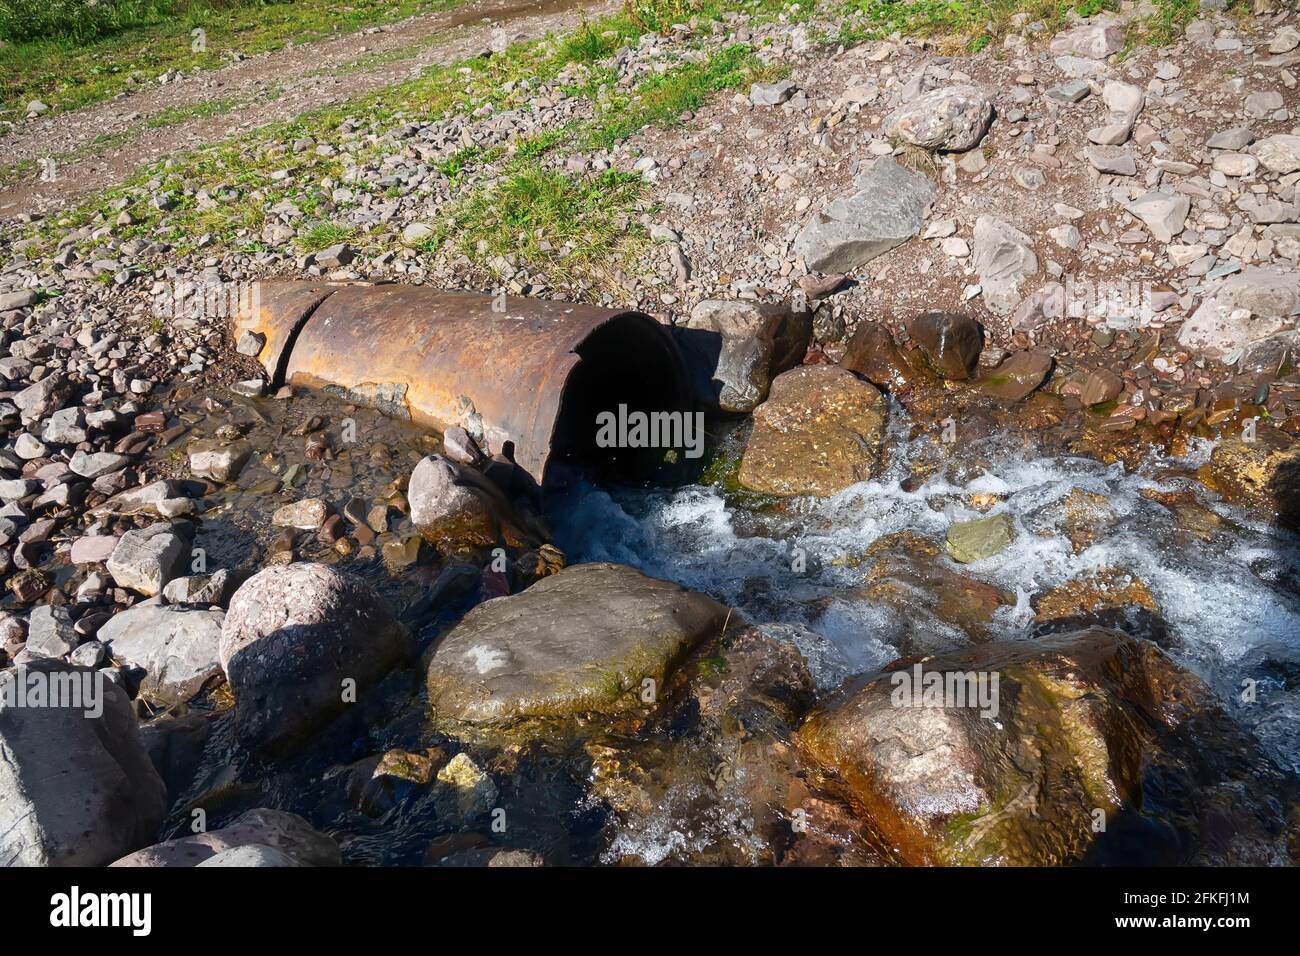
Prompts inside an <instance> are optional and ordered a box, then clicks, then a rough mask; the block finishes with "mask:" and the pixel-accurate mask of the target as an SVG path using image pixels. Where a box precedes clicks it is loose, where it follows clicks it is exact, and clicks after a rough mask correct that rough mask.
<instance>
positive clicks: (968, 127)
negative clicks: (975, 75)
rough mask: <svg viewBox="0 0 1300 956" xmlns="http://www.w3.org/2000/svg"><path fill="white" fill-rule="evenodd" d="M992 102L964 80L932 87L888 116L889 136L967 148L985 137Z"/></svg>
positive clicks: (937, 147)
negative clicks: (950, 84) (935, 88)
mask: <svg viewBox="0 0 1300 956" xmlns="http://www.w3.org/2000/svg"><path fill="white" fill-rule="evenodd" d="M992 121H993V104H992V103H991V102H990V101H989V98H988V97H987V96H985V95H984V94H983V92H981V91H980V90H979V89H978V88H977V87H974V86H971V85H969V84H966V83H963V84H959V85H956V86H945V87H943V88H942V89H938V90H931V91H930V92H929V93H924V94H922V95H921V96H919V97H917V98H916V99H914V100H912V101H911V102H909V103H905V104H904V105H903V106H901V107H899V108H898V109H897V110H895V111H894V113H893V114H892V115H891V116H890V117H889V119H888V120H887V123H886V129H887V132H888V133H889V135H890V136H894V137H896V138H898V139H901V140H902V141H903V142H905V143H908V144H910V145H912V146H916V147H918V148H920V149H926V150H945V151H953V152H965V151H966V150H968V149H974V148H975V147H976V146H978V145H979V142H980V140H981V139H983V138H984V133H985V131H986V130H987V129H988V128H989V123H991V122H992Z"/></svg>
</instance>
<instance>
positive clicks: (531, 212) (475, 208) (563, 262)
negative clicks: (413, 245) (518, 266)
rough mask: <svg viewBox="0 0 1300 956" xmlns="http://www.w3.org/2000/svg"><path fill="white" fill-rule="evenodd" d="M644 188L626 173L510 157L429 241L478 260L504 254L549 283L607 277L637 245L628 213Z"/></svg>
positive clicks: (639, 233) (639, 234)
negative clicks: (571, 171)
mask: <svg viewBox="0 0 1300 956" xmlns="http://www.w3.org/2000/svg"><path fill="white" fill-rule="evenodd" d="M644 190H645V181H644V180H643V179H642V178H641V177H640V176H638V175H634V174H631V173H621V172H617V171H615V170H605V171H604V172H602V173H601V174H600V175H598V176H569V175H566V174H565V173H561V172H558V171H555V170H549V169H544V168H543V167H541V166H540V165H538V163H537V162H536V161H535V160H532V159H516V160H514V161H512V162H511V164H510V165H509V166H508V168H507V169H506V171H505V174H504V175H503V176H502V177H501V178H500V179H498V180H497V181H496V182H494V183H491V184H489V185H487V186H484V187H481V188H479V189H478V190H476V191H475V192H473V193H472V194H470V195H469V196H468V197H467V198H466V199H464V200H463V201H461V202H460V203H459V204H458V205H457V206H456V207H455V208H454V209H452V210H451V211H450V213H448V214H447V215H446V218H445V219H444V220H443V222H442V227H441V231H440V234H439V235H438V236H437V237H436V238H435V239H434V240H433V242H434V244H435V245H438V246H440V245H442V244H443V243H446V242H451V243H452V244H454V245H455V247H456V248H457V249H459V250H460V251H461V252H462V253H464V254H465V255H467V256H469V257H470V258H472V259H475V260H477V261H480V262H484V261H489V260H491V259H494V258H496V257H497V256H506V257H509V258H511V259H513V260H514V261H517V262H518V261H522V262H526V263H527V264H528V265H529V266H530V267H532V268H534V269H540V270H542V271H545V272H546V273H547V274H548V275H551V276H554V277H563V278H572V277H574V276H575V275H576V274H577V273H579V272H588V271H596V272H601V273H608V272H609V271H610V270H611V267H612V266H615V265H616V264H617V263H619V262H621V261H622V260H624V259H625V258H626V257H627V256H628V255H629V253H630V252H631V250H632V249H633V248H635V246H636V245H637V243H638V242H639V241H641V240H643V239H644V231H643V230H642V229H641V227H640V225H639V224H637V223H635V222H634V221H632V220H631V219H630V218H629V215H628V210H630V209H632V208H633V207H634V206H635V205H636V204H637V202H638V201H639V200H641V198H642V196H643V194H644Z"/></svg>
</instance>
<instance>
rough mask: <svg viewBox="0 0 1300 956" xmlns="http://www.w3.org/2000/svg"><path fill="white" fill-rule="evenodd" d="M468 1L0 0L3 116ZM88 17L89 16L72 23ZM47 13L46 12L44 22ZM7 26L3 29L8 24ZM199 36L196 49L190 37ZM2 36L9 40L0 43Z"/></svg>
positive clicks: (93, 97) (105, 95)
mask: <svg viewBox="0 0 1300 956" xmlns="http://www.w3.org/2000/svg"><path fill="white" fill-rule="evenodd" d="M464 2H465V0H350V2H349V3H347V4H340V3H334V2H331V0H280V2H274V0H139V2H137V0H100V2H99V3H97V4H94V5H93V6H92V5H90V4H87V3H85V2H84V0H50V2H48V3H47V2H44V0H3V3H0V37H4V38H5V39H6V40H8V41H9V42H8V44H7V45H6V46H4V47H2V48H0V118H3V119H17V118H19V117H21V116H22V115H23V113H24V111H25V110H26V106H27V103H28V102H30V101H31V100H34V99H39V100H41V101H42V102H44V103H46V104H48V105H50V106H52V107H55V108H58V109H75V108H77V107H80V106H86V105H88V104H90V103H96V102H99V101H101V100H105V99H109V98H111V97H113V96H116V95H117V94H118V93H121V92H122V91H124V90H126V89H128V88H130V87H131V86H133V85H136V84H138V83H142V82H147V81H149V80H152V79H153V78H154V77H156V76H158V75H159V74H161V73H164V72H166V71H167V70H171V69H176V70H185V71H189V70H193V69H195V68H205V69H211V68H214V67H218V66H221V65H222V64H224V63H226V62H228V59H229V56H230V54H232V53H234V52H241V53H244V54H246V55H248V56H254V55H256V54H258V53H265V52H267V51H269V50H275V49H279V48H280V47H282V46H284V45H285V44H286V43H287V42H289V41H293V42H295V43H300V42H307V41H310V40H315V39H320V38H321V37H324V36H329V35H331V34H334V33H346V32H351V31H354V30H358V29H361V28H362V27H365V26H370V25H374V24H382V23H391V22H394V21H396V20H400V19H404V18H406V17H409V16H413V15H415V14H417V13H428V12H431V11H437V10H445V9H450V8H453V7H456V6H459V5H461V4H462V3H464ZM71 8H76V10H80V11H83V12H84V11H89V14H90V19H88V20H87V19H79V17H81V14H79V13H76V11H73V14H72V15H68V11H69V10H70V9H71ZM45 11H48V15H47V14H46V12H45ZM6 23H7V24H8V27H6ZM195 29H201V30H203V31H204V34H205V36H204V37H203V39H204V46H203V48H202V49H200V48H197V44H196V38H195V37H193V36H192V35H191V31H193V30H195ZM6 30H7V31H8V33H9V35H8V36H6Z"/></svg>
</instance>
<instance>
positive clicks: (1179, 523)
mask: <svg viewBox="0 0 1300 956" xmlns="http://www.w3.org/2000/svg"><path fill="white" fill-rule="evenodd" d="M927 442H928V439H920V440H917V441H913V442H911V443H908V442H906V441H902V442H900V443H899V444H898V445H896V446H895V451H894V454H893V455H892V459H891V463H890V465H889V468H888V469H887V470H886V472H885V473H884V474H882V475H880V476H879V477H877V478H876V479H874V480H872V481H867V482H862V483H860V484H857V485H854V486H852V487H850V488H847V489H845V490H844V491H843V492H841V493H840V494H839V495H837V496H835V497H833V498H830V499H826V500H821V501H817V500H811V499H805V500H800V501H795V502H790V503H787V505H785V506H782V507H778V508H767V509H760V510H757V511H756V510H751V509H749V508H747V507H744V506H743V505H741V504H738V503H736V502H734V501H730V500H729V499H728V497H727V496H726V495H725V494H724V492H723V491H721V490H720V489H718V488H717V487H713V486H701V485H691V486H686V487H680V488H674V489H614V490H610V489H602V488H596V487H592V486H581V487H577V488H575V489H573V490H572V491H571V492H570V493H569V494H568V495H567V496H566V497H565V498H564V499H563V500H561V501H559V502H557V503H556V505H555V510H554V512H553V513H552V519H553V525H554V527H555V528H556V529H557V536H558V539H559V544H560V545H561V546H562V547H563V548H564V550H565V552H566V553H567V554H569V555H570V556H571V558H572V559H573V560H576V561H619V562H623V563H627V564H631V565H633V566H635V567H638V568H640V569H642V570H643V571H645V572H646V573H647V574H651V575H654V576H657V577H663V578H668V579H671V580H675V581H678V582H680V583H681V584H683V585H686V586H688V587H691V588H695V589H698V590H701V591H704V592H706V593H708V594H711V595H713V596H714V597H716V598H718V599H719V600H722V601H725V602H727V603H728V604H730V605H732V606H734V607H736V608H738V609H739V610H741V611H742V612H743V613H744V614H745V615H746V617H747V618H748V619H749V620H751V621H753V622H755V623H757V624H760V625H761V626H764V628H765V629H766V630H769V631H770V632H771V633H772V634H773V635H774V636H778V637H782V638H784V639H787V640H791V641H792V642H794V643H795V644H796V646H798V647H799V648H800V649H801V651H803V653H804V655H805V657H806V658H807V659H808V660H809V664H810V667H811V669H812V670H813V672H814V677H815V678H816V679H817V681H818V684H819V686H821V687H822V688H823V689H830V688H832V687H834V686H835V685H837V684H838V683H839V682H840V681H842V680H843V679H844V677H845V676H847V675H850V674H854V673H861V672H865V671H869V670H872V669H874V668H877V667H879V666H880V665H881V664H883V663H885V662H887V661H889V660H890V659H891V658H893V657H896V656H898V654H899V649H898V640H899V635H900V633H901V632H902V629H904V628H907V627H916V626H917V621H918V617H917V616H918V615H919V616H920V617H921V618H924V613H925V612H923V611H922V610H920V609H918V610H916V613H915V615H912V619H911V620H900V615H899V614H898V612H897V610H896V609H891V608H889V607H885V606H882V605H879V604H875V603H872V602H870V601H867V600H865V599H863V598H862V596H861V595H853V594H850V593H848V592H850V590H851V589H852V588H854V587H856V586H859V585H861V584H862V583H863V582H864V580H865V577H866V574H867V567H868V566H869V564H870V562H865V563H863V562H855V561H854V560H852V559H853V557H854V556H860V555H862V553H863V552H864V551H865V550H866V549H867V548H868V547H869V546H870V545H871V544H872V543H873V542H875V541H877V540H879V539H880V538H881V537H883V536H885V535H888V534H892V533H894V532H900V531H911V532H915V533H918V534H920V535H923V536H925V537H927V538H929V539H931V540H933V541H935V542H942V539H943V536H944V534H945V532H946V531H947V528H948V527H949V525H950V524H951V523H952V522H953V521H958V520H965V519H969V518H976V517H980V516H982V514H983V513H989V514H998V513H1006V514H1007V515H1009V516H1010V517H1011V520H1012V522H1013V525H1014V527H1015V534H1016V536H1015V541H1014V542H1013V543H1012V544H1011V546H1010V547H1008V548H1007V549H1006V550H1005V551H1003V552H1001V553H1000V554H997V555H995V556H993V557H990V558H985V559H983V560H981V561H977V562H974V563H972V564H967V565H957V564H955V563H953V562H952V561H951V560H950V559H949V558H948V557H946V556H940V557H938V558H935V559H933V560H934V561H935V562H939V563H941V564H942V565H943V566H945V567H947V568H950V569H951V570H954V571H960V573H962V574H964V575H967V576H969V577H973V578H976V579H978V580H980V581H983V582H986V583H989V584H992V585H996V586H997V587H999V588H1002V589H1003V590H1005V591H1006V592H1007V593H1009V594H1010V595H1013V596H1014V603H1013V604H1011V605H1008V606H1005V607H1002V608H1000V609H999V610H998V611H997V613H996V614H995V615H994V617H993V621H992V624H991V626H990V636H991V637H993V638H994V639H1024V638H1027V637H1029V636H1030V629H1031V627H1032V625H1033V621H1034V610H1033V607H1032V605H1031V602H1033V601H1034V600H1035V599H1036V598H1038V597H1040V596H1041V595H1043V594H1044V593H1046V592H1047V591H1049V590H1050V589H1052V588H1054V587H1056V586H1057V585H1060V584H1063V583H1065V582H1067V581H1069V580H1071V579H1075V578H1078V577H1081V576H1084V575H1088V574H1090V573H1096V572H1099V571H1102V570H1103V569H1110V568H1117V569H1120V570H1122V571H1124V572H1127V573H1128V574H1130V575H1133V576H1135V577H1137V578H1139V579H1140V580H1141V581H1142V582H1144V583H1145V584H1146V585H1147V587H1148V589H1149V590H1150V592H1151V594H1152V595H1153V596H1154V598H1155V599H1156V602H1157V603H1158V605H1159V607H1160V610H1161V613H1162V616H1163V619H1164V622H1165V624H1166V625H1167V627H1168V632H1169V638H1170V639H1169V641H1168V648H1169V650H1170V653H1171V654H1172V655H1173V656H1174V657H1175V658H1176V659H1177V660H1178V661H1179V662H1180V663H1182V664H1183V665H1185V666H1187V667H1189V668H1190V669H1191V670H1193V671H1194V672H1196V673H1197V674H1198V675H1200V676H1201V677H1202V678H1203V679H1204V680H1206V682H1207V683H1208V684H1209V685H1210V687H1211V688H1212V689H1213V690H1214V692H1215V693H1216V694H1217V695H1218V697H1219V699H1220V700H1221V702H1222V703H1223V704H1224V706H1225V707H1226V708H1227V709H1228V710H1229V711H1230V712H1231V713H1232V714H1234V715H1235V716H1236V717H1237V719H1238V720H1239V721H1240V722H1241V723H1242V724H1243V725H1244V726H1246V727H1247V728H1249V729H1251V730H1252V731H1253V732H1255V734H1256V735H1257V736H1258V737H1259V739H1260V741H1261V743H1262V744H1263V745H1264V746H1265V747H1266V749H1267V750H1268V751H1269V752H1270V753H1271V754H1272V755H1273V756H1274V757H1275V758H1277V759H1278V760H1279V761H1280V762H1282V763H1283V764H1285V765H1287V766H1290V767H1291V768H1293V769H1296V770H1300V596H1298V594H1297V590H1296V586H1295V584H1294V583H1292V582H1295V581H1300V542H1298V541H1297V539H1296V538H1295V537H1294V536H1292V535H1289V534H1287V533H1285V532H1278V531H1276V530H1275V529H1273V528H1270V527H1268V526H1267V525H1265V524H1263V523H1262V522H1260V521H1259V520H1258V519H1257V518H1256V517H1253V516H1251V515H1248V514H1246V513H1244V512H1242V511H1240V510H1239V509H1236V508H1233V507H1231V506H1229V505H1227V504H1225V503H1223V502H1222V501H1220V500H1218V499H1217V498H1215V497H1214V496H1212V495H1210V494H1209V493H1208V492H1206V491H1205V489H1204V488H1202V487H1201V486H1199V484H1197V483H1196V482H1195V481H1193V480H1191V479H1189V478H1186V477H1178V476H1177V473H1176V472H1172V471H1171V470H1172V469H1173V468H1174V467H1175V466H1178V467H1180V468H1181V472H1182V474H1184V475H1185V474H1187V473H1189V472H1190V470H1191V469H1192V468H1194V467H1195V466H1196V465H1198V464H1200V463H1202V462H1204V461H1205V460H1207V459H1208V456H1209V453H1210V451H1211V449H1212V446H1211V445H1210V444H1209V443H1206V442H1198V443H1196V444H1195V445H1194V447H1193V448H1192V450H1191V451H1190V452H1189V454H1188V455H1187V456H1185V457H1183V458H1181V459H1177V460H1174V459H1168V458H1158V457H1156V458H1153V459H1151V460H1150V461H1148V462H1147V464H1146V465H1144V467H1143V468H1142V469H1140V470H1139V471H1137V472H1126V471H1125V470H1124V468H1123V467H1122V466H1121V465H1118V464H1113V465H1107V464H1102V463H1099V462H1097V461H1095V460H1092V459H1088V458H1079V457H1060V456H1047V457H1041V458H1024V457H1017V456H1016V455H1015V454H1014V453H1008V451H1007V448H1006V446H1003V447H999V446H998V445H997V444H996V443H993V444H990V445H989V446H988V447H986V448H984V449H981V451H982V454H981V455H980V456H979V458H978V460H979V461H980V462H983V463H984V464H983V466H982V467H978V468H973V469H971V468H967V469H960V468H959V469H952V468H949V469H941V470H940V472H939V473H937V474H935V475H934V476H932V477H930V478H929V479H928V480H926V481H925V482H924V483H923V484H921V485H920V486H919V487H917V486H916V485H915V483H914V482H909V481H908V480H907V479H908V478H909V476H910V474H911V471H912V464H913V463H914V462H915V461H917V460H919V458H920V456H922V455H925V454H929V453H932V452H933V451H934V448H933V445H932V444H931V445H930V446H929V447H927ZM972 460H975V459H972ZM954 472H956V473H958V474H960V475H961V477H953V474H954ZM971 472H973V473H971ZM1171 475H1172V476H1171ZM1075 489H1082V490H1083V491H1085V492H1091V493H1093V494H1095V495H1098V496H1100V497H1101V498H1102V499H1104V500H1105V502H1106V504H1107V506H1108V510H1109V517H1108V519H1107V526H1106V527H1105V529H1104V532H1103V533H1101V534H1099V535H1097V536H1096V537H1095V539H1094V540H1092V541H1091V542H1090V543H1087V544H1086V546H1082V547H1079V548H1078V549H1076V548H1075V547H1074V546H1073V545H1072V543H1071V539H1070V536H1069V533H1068V532H1069V528H1068V527H1066V526H1065V520H1066V519H1065V514H1066V509H1064V508H1063V506H1062V502H1063V501H1064V500H1065V499H1066V497H1067V496H1069V495H1070V494H1071V493H1072V492H1073V491H1075ZM1144 490H1147V491H1148V492H1153V491H1154V492H1162V493H1171V492H1182V493H1183V498H1184V500H1186V501H1187V503H1188V505H1187V506H1188V507H1189V508H1192V509H1196V511H1197V513H1198V514H1201V515H1204V516H1206V518H1207V526H1205V527H1198V528H1196V529H1194V530H1190V531H1189V530H1188V528H1187V527H1186V516H1185V514H1180V512H1179V509H1178V508H1177V507H1172V506H1167V505H1166V504H1163V503H1161V502H1160V501H1157V500H1152V499H1151V498H1149V497H1147V496H1144V495H1143V491H1144ZM975 495H986V496H994V497H995V498H996V499H997V503H996V504H995V505H994V506H993V507H992V509H991V510H990V511H988V512H983V513H982V512H980V511H978V510H976V509H974V508H973V507H972V506H971V504H970V503H971V501H972V498H973V496H975ZM923 624H924V626H926V627H928V628H931V629H932V630H934V631H935V632H936V633H937V636H938V638H939V639H940V640H941V641H947V642H951V643H957V642H963V643H964V642H966V641H967V638H966V637H965V635H964V634H962V633H960V630H959V629H958V628H956V627H955V626H954V625H953V624H951V623H946V622H944V621H942V620H939V619H937V618H925V619H924V621H923ZM945 628H946V629H948V632H947V633H945V632H944V630H943V629H945ZM1248 681H1254V682H1255V688H1256V695H1257V699H1256V701H1255V702H1247V701H1245V700H1243V699H1242V695H1243V688H1244V687H1245V686H1247V685H1245V684H1243V682H1248Z"/></svg>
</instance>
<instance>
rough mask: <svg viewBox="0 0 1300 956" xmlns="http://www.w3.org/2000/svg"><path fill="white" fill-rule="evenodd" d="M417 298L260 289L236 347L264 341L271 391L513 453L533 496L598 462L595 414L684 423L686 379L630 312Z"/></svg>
mask: <svg viewBox="0 0 1300 956" xmlns="http://www.w3.org/2000/svg"><path fill="white" fill-rule="evenodd" d="M493 301H494V300H493V298H492V297H491V296H486V295H474V294H469V293H459V292H439V291H435V290H432V289H427V288H423V287H419V286H404V285H372V284H364V283H328V282H310V281H293V280H285V281H266V282H261V283H258V288H257V289H256V292H255V294H254V295H253V296H252V299H251V302H250V303H248V304H247V306H246V307H245V308H244V309H243V310H242V311H241V312H240V313H239V314H238V315H237V317H236V320H235V337H236V340H238V339H239V338H240V337H241V336H242V335H243V334H244V333H246V332H253V333H256V334H259V335H261V336H263V337H264V342H263V344H262V347H261V351H260V352H259V353H258V355H257V359H258V361H259V362H260V363H261V365H262V367H263V368H264V369H265V370H266V373H267V376H268V377H269V379H270V381H271V384H272V386H273V387H279V386H280V385H284V384H290V385H295V386H305V387H309V388H315V389H321V390H324V391H326V392H329V393H332V394H335V395H337V396H339V397H340V398H343V399H346V400H347V401H350V402H353V403H356V404H365V405H370V406H373V407H377V408H379V409H380V410H382V411H384V412H386V413H387V414H391V415H394V416H397V417H401V418H404V419H407V420H409V421H412V422H415V423H416V424H419V425H424V426H427V427H431V428H435V429H437V430H439V431H443V430H445V429H447V428H449V427H451V426H453V425H461V426H464V427H465V428H466V429H467V430H468V431H470V433H471V434H474V433H475V432H477V433H478V434H480V435H482V437H483V439H484V440H485V441H486V444H487V450H488V451H489V452H490V453H493V454H495V453H498V452H502V451H503V450H505V449H506V447H507V445H513V454H514V460H515V462H516V463H517V464H519V465H520V466H521V467H523V468H524V469H525V470H526V471H528V472H529V474H531V475H532V476H533V478H534V480H536V481H537V482H538V483H539V484H541V483H544V482H545V479H546V471H547V466H548V463H550V462H551V460H552V458H553V456H555V455H556V453H560V457H582V456H583V455H586V454H590V453H591V452H592V449H593V448H594V445H593V441H594V435H595V428H596V426H595V413H596V412H597V411H600V410H606V409H608V410H611V411H612V410H615V409H617V407H618V405H619V404H620V403H624V404H627V405H628V406H629V408H641V409H643V410H655V411H683V412H685V411H689V410H690V408H691V399H690V392H689V387H688V383H687V376H686V371H685V367H684V365H683V361H682V357H681V354H680V352H679V351H678V349H677V345H676V342H675V341H674V339H673V337H672V335H671V334H670V333H669V331H668V329H667V328H665V327H664V326H662V325H660V324H659V323H658V322H656V321H655V320H654V319H652V318H651V317H650V316H648V315H646V314H644V313H642V312H635V311H619V310H611V309H599V308H594V307H591V306H584V305H573V304H570V303H565V302H550V301H545V300H542V299H529V298H524V297H514V298H507V299H506V300H505V305H506V308H505V311H504V312H501V311H497V310H494V308H493Z"/></svg>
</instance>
